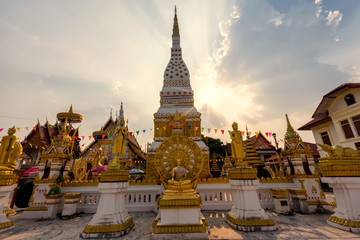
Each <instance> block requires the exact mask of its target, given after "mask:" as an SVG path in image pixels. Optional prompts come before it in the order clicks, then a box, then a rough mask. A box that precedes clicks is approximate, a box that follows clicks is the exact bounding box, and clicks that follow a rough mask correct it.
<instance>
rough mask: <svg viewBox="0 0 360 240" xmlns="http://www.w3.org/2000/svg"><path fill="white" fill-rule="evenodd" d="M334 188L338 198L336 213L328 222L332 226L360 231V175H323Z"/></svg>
mask: <svg viewBox="0 0 360 240" xmlns="http://www.w3.org/2000/svg"><path fill="white" fill-rule="evenodd" d="M321 180H322V181H323V182H324V183H328V184H329V185H330V187H332V188H333V191H334V195H335V198H336V208H335V214H333V215H332V216H330V218H329V220H328V221H327V223H328V224H329V225H331V226H334V227H337V228H340V229H343V230H346V231H351V232H356V233H360V208H359V199H360V177H323V178H321Z"/></svg>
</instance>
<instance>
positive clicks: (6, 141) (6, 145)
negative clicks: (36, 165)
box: [0, 126, 22, 170]
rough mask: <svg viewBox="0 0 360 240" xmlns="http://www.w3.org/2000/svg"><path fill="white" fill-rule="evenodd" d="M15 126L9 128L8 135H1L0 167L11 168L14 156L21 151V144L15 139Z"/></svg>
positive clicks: (12, 167) (13, 166)
mask: <svg viewBox="0 0 360 240" xmlns="http://www.w3.org/2000/svg"><path fill="white" fill-rule="evenodd" d="M15 133H16V128H15V126H14V127H12V128H9V130H8V135H6V136H4V137H2V139H1V146H0V169H8V170H13V169H14V168H15V166H16V158H17V157H18V156H20V155H21V153H22V146H21V144H20V143H19V142H17V141H16V136H15V135H14V134H15Z"/></svg>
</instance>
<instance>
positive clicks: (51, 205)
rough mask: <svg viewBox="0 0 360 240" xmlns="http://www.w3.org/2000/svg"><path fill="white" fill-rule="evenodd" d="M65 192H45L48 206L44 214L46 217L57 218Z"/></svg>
mask: <svg viewBox="0 0 360 240" xmlns="http://www.w3.org/2000/svg"><path fill="white" fill-rule="evenodd" d="M62 196H63V194H62V193H58V194H45V198H46V201H45V206H46V207H47V209H48V210H47V212H46V213H45V214H44V218H49V219H53V218H56V215H57V214H58V211H59V208H60V204H61V198H62Z"/></svg>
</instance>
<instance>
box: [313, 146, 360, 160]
mask: <svg viewBox="0 0 360 240" xmlns="http://www.w3.org/2000/svg"><path fill="white" fill-rule="evenodd" d="M317 145H319V146H320V147H321V149H322V150H323V151H325V152H326V156H327V157H360V151H357V150H355V149H352V148H349V147H341V146H338V145H335V146H329V145H327V144H320V143H317Z"/></svg>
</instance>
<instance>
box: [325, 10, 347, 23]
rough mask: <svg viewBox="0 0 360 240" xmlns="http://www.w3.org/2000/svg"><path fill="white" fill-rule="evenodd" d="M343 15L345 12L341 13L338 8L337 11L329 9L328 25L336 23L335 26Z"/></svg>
mask: <svg viewBox="0 0 360 240" xmlns="http://www.w3.org/2000/svg"><path fill="white" fill-rule="evenodd" d="M342 17H343V14H341V13H340V12H339V11H338V10H335V11H331V10H330V11H329V13H328V16H327V17H326V20H327V23H326V24H327V25H331V24H334V25H335V26H337V25H339V23H340V21H341V19H342Z"/></svg>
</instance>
